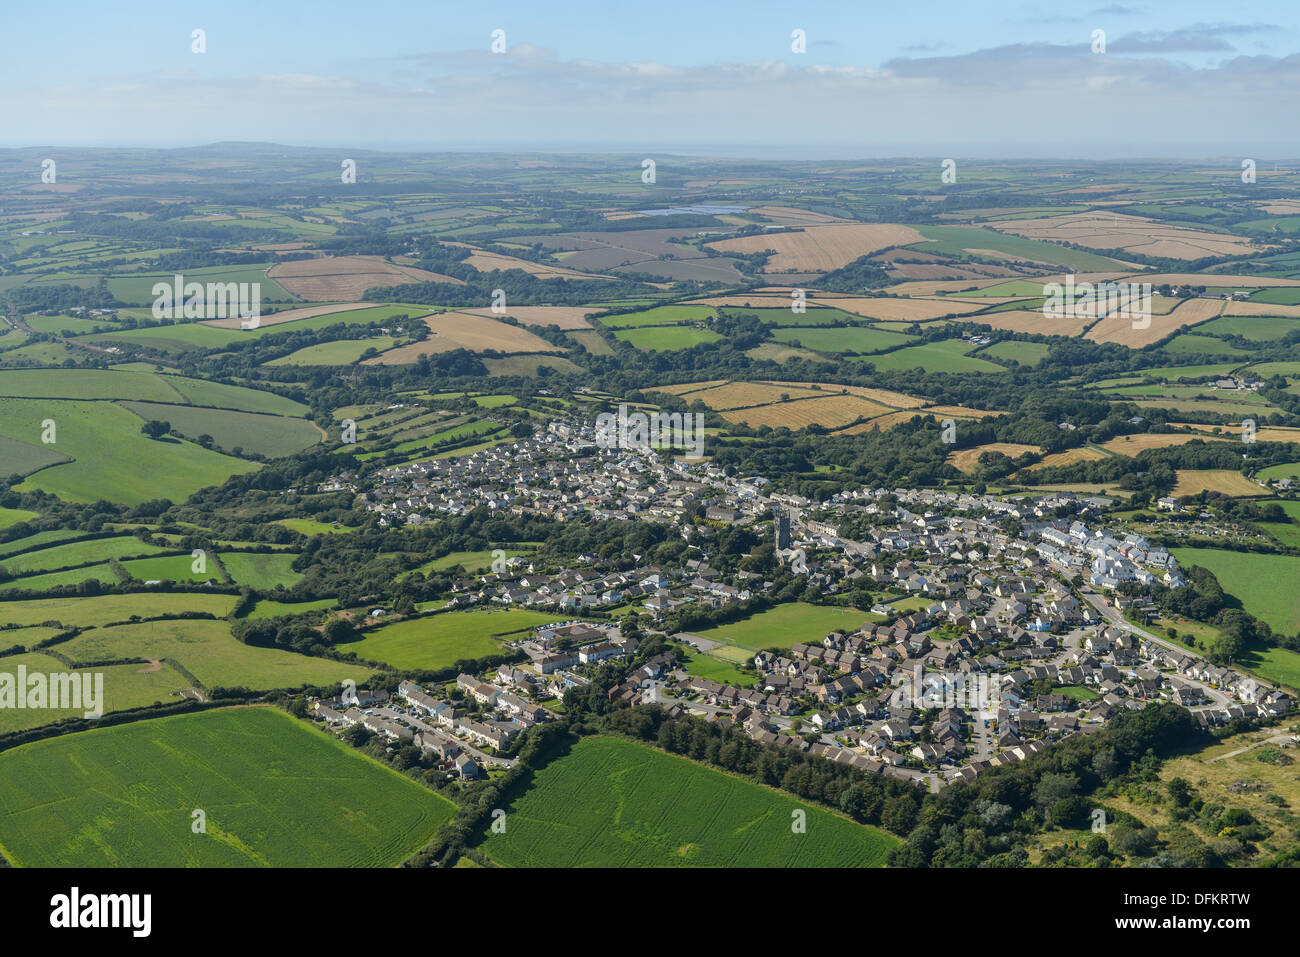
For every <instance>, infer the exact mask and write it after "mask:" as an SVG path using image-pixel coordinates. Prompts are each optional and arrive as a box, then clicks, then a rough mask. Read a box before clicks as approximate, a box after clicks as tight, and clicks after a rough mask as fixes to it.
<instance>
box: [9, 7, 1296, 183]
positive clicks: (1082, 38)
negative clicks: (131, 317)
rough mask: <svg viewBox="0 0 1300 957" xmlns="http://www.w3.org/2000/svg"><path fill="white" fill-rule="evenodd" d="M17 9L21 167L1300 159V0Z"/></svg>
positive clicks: (13, 31)
mask: <svg viewBox="0 0 1300 957" xmlns="http://www.w3.org/2000/svg"><path fill="white" fill-rule="evenodd" d="M7 6H8V7H9V9H7V10H6V13H5V23H4V26H3V29H2V30H0V85H2V86H0V88H2V89H3V90H4V96H3V97H0V147H38V146H143V147H179V146H196V145H202V144H206V143H213V142H222V141H231V140H241V141H259V142H274V143H282V144H288V145H296V146H320V147H348V148H353V149H358V150H360V149H372V150H408V149H416V150H498V149H500V150H539V151H565V152H636V153H645V154H646V155H652V154H654V153H673V152H679V153H697V154H701V153H702V154H714V155H725V156H737V157H770V158H778V159H851V158H872V157H881V158H885V157H931V156H939V157H972V158H974V157H978V158H1008V159H1015V158H1069V157H1075V158H1089V159H1129V158H1138V157H1141V158H1153V159H1155V158H1169V159H1174V158H1177V159H1185V158H1218V157H1241V156H1248V157H1254V158H1258V159H1260V160H1261V161H1269V160H1273V161H1276V160H1287V159H1293V158H1296V157H1300V123H1297V117H1300V3H1296V0H1256V2H1253V3H1237V4H1225V3H1223V2H1221V0H1216V2H1204V0H1179V2H1164V3H1134V4H1128V3H1111V4H1105V3H1103V4H1098V3H1097V2H1095V0H1094V2H1083V3H1079V2H1072V0H1054V2H1049V3H1041V4H1032V3H1018V2H1007V3H988V2H960V3H953V4H945V3H942V2H939V3H935V2H930V3H925V4H920V3H896V2H895V3H883V2H880V0H853V2H835V0H829V2H817V0H810V2H799V3H791V2H786V3H777V2H770V0H746V2H731V0H718V2H709V0H693V2H680V0H649V2H644V3H628V2H609V0H604V2H591V0H565V2H564V3H563V4H548V3H537V2H530V3H495V4H494V3H486V4H481V5H480V4H477V3H475V4H465V3H455V4H453V3H449V2H446V0H421V2H414V3H407V2H397V3H393V2H388V3H383V4H380V3H370V4H367V3H361V2H342V0H312V2H309V3H308V2H303V0H257V2H252V0H223V2H221V3H194V2H185V0H172V2H157V0H114V2H112V3H103V2H102V0H98V2H94V3H89V2H82V0H71V2H60V3H59V4H57V5H55V6H50V5H47V4H16V3H11V4H8V5H7ZM196 29H201V30H203V31H204V39H205V42H206V50H205V52H202V53H197V52H194V50H193V46H194V41H193V39H192V37H193V31H195V30H196ZM498 30H500V31H504V42H505V52H504V53H495V52H493V50H492V49H491V46H492V43H493V32H494V31H498ZM795 30H802V31H803V34H804V37H805V52H802V53H799V52H795V51H794V50H793V49H792V46H793V40H792V33H793V31H795ZM1096 31H1103V32H1104V52H1101V50H1100V49H1094V47H1098V46H1099V44H1098V43H1097V41H1096V39H1095V37H1096Z"/></svg>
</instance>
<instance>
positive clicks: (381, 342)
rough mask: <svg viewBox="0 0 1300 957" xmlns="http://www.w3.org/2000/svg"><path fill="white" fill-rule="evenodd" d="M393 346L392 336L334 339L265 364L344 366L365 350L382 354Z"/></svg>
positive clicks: (395, 343) (355, 359) (394, 342)
mask: <svg viewBox="0 0 1300 957" xmlns="http://www.w3.org/2000/svg"><path fill="white" fill-rule="evenodd" d="M290 325H293V324H292V323H290ZM395 345H397V340H396V339H394V338H393V337H392V336H376V337H375V338H373V339H335V340H334V341H333V342H322V343H320V344H319V345H314V346H307V347H306V348H303V349H299V350H298V351H297V352H291V353H290V354H289V355H287V356H281V357H280V358H278V359H272V360H271V361H270V362H268V363H266V364H267V365H268V366H346V365H351V364H352V363H354V362H356V361H357V360H358V359H360V358H361V356H362V355H363V354H364V353H365V352H366V350H367V349H374V350H375V351H376V352H383V351H385V350H386V349H391V348H393V346H395Z"/></svg>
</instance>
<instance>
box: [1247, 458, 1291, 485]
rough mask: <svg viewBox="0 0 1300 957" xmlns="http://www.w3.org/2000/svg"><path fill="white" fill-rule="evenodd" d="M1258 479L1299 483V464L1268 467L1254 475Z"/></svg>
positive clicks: (1288, 463)
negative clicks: (1286, 479)
mask: <svg viewBox="0 0 1300 957" xmlns="http://www.w3.org/2000/svg"><path fill="white" fill-rule="evenodd" d="M1255 478H1258V479H1284V478H1289V479H1292V480H1293V481H1300V462H1286V463H1283V464H1282V465H1270V466H1268V467H1267V468H1262V469H1260V470H1259V471H1258V472H1256V473H1255Z"/></svg>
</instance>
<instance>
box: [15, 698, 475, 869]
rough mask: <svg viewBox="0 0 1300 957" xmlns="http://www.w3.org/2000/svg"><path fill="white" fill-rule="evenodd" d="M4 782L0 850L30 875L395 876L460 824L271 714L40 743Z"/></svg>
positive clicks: (426, 794) (442, 808)
mask: <svg viewBox="0 0 1300 957" xmlns="http://www.w3.org/2000/svg"><path fill="white" fill-rule="evenodd" d="M0 782H2V783H0V848H2V849H3V851H4V854H5V856H6V857H7V858H9V860H11V861H13V862H15V863H16V864H18V865H20V866H26V867H55V866H58V867H147V866H152V867H196V866H203V867H251V866H262V867H268V866H269V867H311V866H318V867H319V866H334V867H337V866H353V867H391V866H394V865H396V864H398V863H400V862H401V861H402V860H403V859H404V858H405V857H406V856H408V855H409V854H410V853H412V852H413V851H415V850H416V849H418V848H419V847H420V846H421V845H423V844H424V843H425V842H426V841H428V840H429V838H431V837H432V836H433V833H434V831H435V830H437V828H438V826H439V825H440V824H442V823H443V822H444V821H447V820H449V819H450V818H451V817H452V816H453V814H454V813H455V805H454V804H452V803H451V802H450V801H448V800H446V799H445V798H441V797H439V796H438V795H436V794H434V793H432V792H431V791H429V790H428V789H427V788H424V787H421V786H420V785H418V784H415V783H414V782H411V781H408V780H406V779H405V778H403V777H402V776H401V775H399V774H397V773H396V772H394V771H392V770H390V769H388V768H385V767H383V766H382V765H380V764H378V763H376V762H374V761H372V760H370V759H369V758H366V757H363V756H362V755H360V754H357V753H355V752H353V751H352V749H350V748H348V747H347V746H346V745H343V744H341V743H339V742H337V741H334V740H332V739H331V738H329V737H327V736H326V735H323V734H321V733H319V732H318V731H315V730H313V729H311V728H309V727H307V726H306V725H303V724H301V723H299V722H298V721H295V720H294V719H293V718H290V717H288V716H287V715H285V714H283V713H282V712H279V711H276V710H274V709H272V708H238V709H223V710H218V711H208V712H204V713H201V714H192V715H180V716H176V717H168V718H160V719H157V720H154V721H149V722H138V723H135V724H129V725H123V726H119V727H113V728H102V729H96V730H93V731H84V732H81V733H79V734H75V735H71V736H69V737H67V738H59V739H51V740H45V741H37V742H34V743H32V744H26V745H23V746H21V747H18V748H14V749H13V750H11V751H6V752H4V753H3V754H0ZM196 807H197V808H201V809H203V811H204V812H205V814H206V825H207V826H206V832H205V833H195V832H194V831H193V830H192V829H191V824H192V817H191V810H192V809H194V808H196Z"/></svg>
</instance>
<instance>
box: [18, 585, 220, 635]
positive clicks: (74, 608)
mask: <svg viewBox="0 0 1300 957" xmlns="http://www.w3.org/2000/svg"><path fill="white" fill-rule="evenodd" d="M237 600H238V599H237V598H236V597H235V596H234V595H186V594H177V593H172V592H134V593H132V594H130V595H88V596H86V597H84V598H31V599H23V600H20V601H3V602H0V622H8V623H12V624H15V625H39V624H44V623H45V622H55V623H57V624H60V625H63V626H66V627H71V626H73V625H78V626H81V627H83V628H88V627H91V626H98V625H107V624H109V623H110V622H121V621H126V620H128V619H129V618H131V616H132V615H138V616H139V617H141V618H153V617H159V616H163V615H179V614H181V613H182V612H186V611H194V612H204V613H207V614H210V615H215V616H217V617H219V618H221V617H225V616H226V615H228V614H230V612H231V610H232V609H233V608H234V607H235V602H236V601H237Z"/></svg>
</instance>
